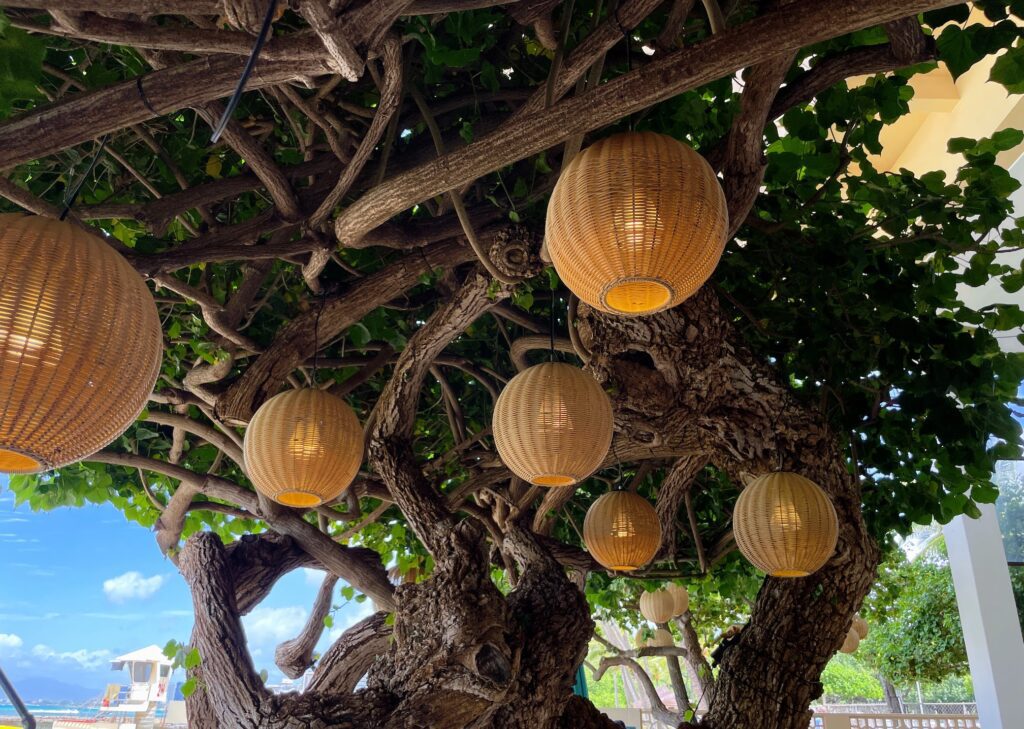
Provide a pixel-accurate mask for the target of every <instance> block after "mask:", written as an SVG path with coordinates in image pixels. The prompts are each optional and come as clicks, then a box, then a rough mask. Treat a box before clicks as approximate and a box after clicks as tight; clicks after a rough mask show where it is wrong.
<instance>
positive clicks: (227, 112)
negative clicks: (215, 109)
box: [210, 0, 277, 144]
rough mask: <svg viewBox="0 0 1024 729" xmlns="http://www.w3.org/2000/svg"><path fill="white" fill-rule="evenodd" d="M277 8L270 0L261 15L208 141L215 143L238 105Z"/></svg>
mask: <svg viewBox="0 0 1024 729" xmlns="http://www.w3.org/2000/svg"><path fill="white" fill-rule="evenodd" d="M276 10H277V0H270V5H269V6H268V7H267V14H266V15H264V16H263V25H262V26H261V27H260V33H259V35H258V36H256V42H255V43H254V44H253V46H252V52H251V53H250V54H249V59H248V60H247V61H246V62H245V68H243V69H242V75H241V76H240V77H239V79H238V84H237V85H236V86H235V90H234V92H233V93H232V94H231V98H230V99H229V100H228V105H227V106H226V107H224V113H223V114H222V115H221V117H220V121H219V122H217V126H215V127H214V128H213V136H211V137H210V143H211V144H216V143H217V141H218V140H219V139H220V135H221V134H223V133H224V129H225V127H227V125H228V122H229V121H231V115H232V114H233V113H234V111H235V107H236V106H238V101H239V99H241V98H242V91H243V90H244V89H245V83H246V81H248V80H249V76H250V74H252V69H253V68H254V67H255V66H256V59H258V58H259V57H260V51H262V50H263V44H264V43H266V42H267V36H268V35H270V26H271V24H272V23H273V22H274V11H276Z"/></svg>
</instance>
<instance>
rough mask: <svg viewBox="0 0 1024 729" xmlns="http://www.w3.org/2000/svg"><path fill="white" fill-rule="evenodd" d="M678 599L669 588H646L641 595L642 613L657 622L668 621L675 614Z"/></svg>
mask: <svg viewBox="0 0 1024 729" xmlns="http://www.w3.org/2000/svg"><path fill="white" fill-rule="evenodd" d="M675 609H676V601H675V598H673V597H672V595H671V593H669V592H668V591H667V590H655V591H654V592H648V591H647V590H644V592H643V594H642V595H640V614H641V615H643V616H644V617H645V618H647V619H648V620H650V621H651V622H652V623H655V624H658V625H660V624H662V623H667V622H668V621H669V620H671V619H672V616H673V615H674V614H675Z"/></svg>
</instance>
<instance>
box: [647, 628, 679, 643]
mask: <svg viewBox="0 0 1024 729" xmlns="http://www.w3.org/2000/svg"><path fill="white" fill-rule="evenodd" d="M675 644H676V641H675V638H673V637H672V633H671V631H668V630H665V629H664V628H658V629H657V630H655V631H654V639H653V640H652V641H651V646H653V647H654V648H671V647H672V646H674V645H675Z"/></svg>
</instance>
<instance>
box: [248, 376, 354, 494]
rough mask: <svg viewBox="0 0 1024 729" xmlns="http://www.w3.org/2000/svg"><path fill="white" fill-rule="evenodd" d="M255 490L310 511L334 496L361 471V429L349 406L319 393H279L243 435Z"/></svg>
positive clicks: (261, 410)
mask: <svg viewBox="0 0 1024 729" xmlns="http://www.w3.org/2000/svg"><path fill="white" fill-rule="evenodd" d="M244 446H245V448H244V450H245V465H246V469H247V470H248V473H249V479H250V480H251V481H252V483H253V485H254V486H255V487H256V490H257V491H259V492H260V493H262V494H263V495H264V496H267V497H268V498H271V499H273V500H274V501H276V502H278V503H279V504H284V505H285V506H295V507H306V508H308V507H312V506H318V505H320V504H322V503H325V502H328V501H331V500H333V499H335V498H337V497H338V495H340V494H341V493H342V492H343V491H344V490H345V489H347V488H348V486H349V484H351V483H352V479H354V478H355V476H356V474H357V473H358V472H359V464H360V463H362V460H363V429H362V426H360V424H359V418H357V417H356V414H355V413H354V412H352V408H351V407H349V405H348V403H347V402H345V401H344V400H343V399H341V398H340V397H337V396H335V395H332V394H330V393H328V392H324V391H323V390H316V389H308V388H307V389H301V390H289V391H287V392H282V393H281V394H280V395H275V396H274V397H272V398H270V399H269V400H267V401H266V402H265V403H263V405H262V406H261V407H260V409H259V410H257V411H256V414H255V415H253V417H252V421H250V423H249V427H248V428H246V431H245V442H244Z"/></svg>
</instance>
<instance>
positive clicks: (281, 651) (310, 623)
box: [274, 574, 338, 678]
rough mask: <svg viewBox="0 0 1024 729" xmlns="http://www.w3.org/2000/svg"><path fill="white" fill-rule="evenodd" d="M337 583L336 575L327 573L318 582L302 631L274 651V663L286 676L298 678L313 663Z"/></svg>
mask: <svg viewBox="0 0 1024 729" xmlns="http://www.w3.org/2000/svg"><path fill="white" fill-rule="evenodd" d="M337 584H338V576H337V575H333V574H328V575H325V576H324V581H323V582H322V583H320V589H319V590H318V591H317V593H316V600H314V601H313V607H312V608H311V609H310V611H309V617H308V618H307V619H306V624H305V625H304V626H303V628H302V632H301V633H299V634H298V635H297V636H295V637H294V638H292V639H291V640H286V641H285V642H284V643H281V644H280V645H278V646H277V649H276V650H275V651H274V663H275V664H276V665H277V667H278V668H280V669H281V672H282V673H283V674H284V675H285V676H287V677H288V678H300V677H301V676H302V674H304V673H305V672H306V669H308V668H309V667H310V666H311V665H312V663H313V649H314V648H316V644H317V641H318V640H320V635H321V634H322V633H323V632H324V618H326V617H327V614H328V613H329V612H330V611H331V601H332V599H333V598H334V587H335V585H337Z"/></svg>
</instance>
